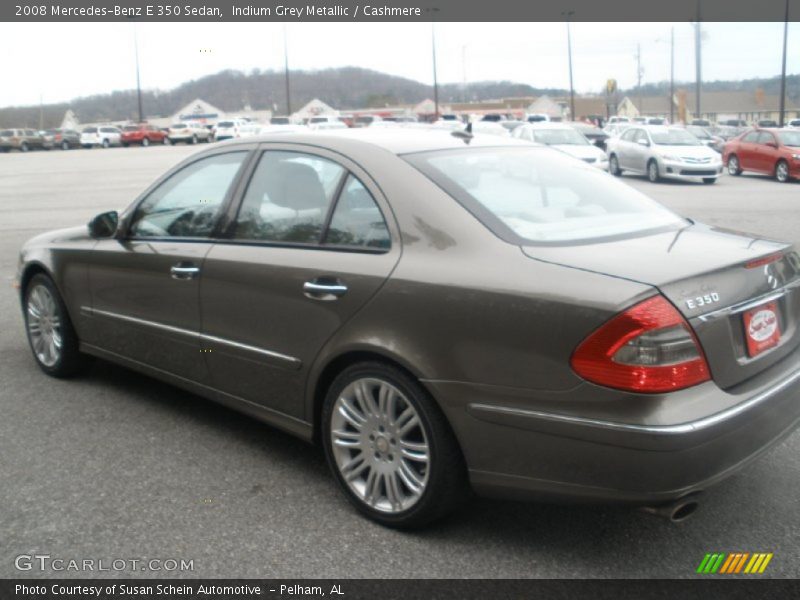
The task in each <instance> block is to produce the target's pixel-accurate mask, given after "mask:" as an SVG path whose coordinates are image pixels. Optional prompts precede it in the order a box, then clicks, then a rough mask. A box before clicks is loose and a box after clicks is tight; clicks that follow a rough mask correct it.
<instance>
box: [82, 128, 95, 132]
mask: <svg viewBox="0 0 800 600" xmlns="http://www.w3.org/2000/svg"><path fill="white" fill-rule="evenodd" d="M83 133H97V127H87V128H86V129H84V130H83Z"/></svg>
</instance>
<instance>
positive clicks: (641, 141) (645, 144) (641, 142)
mask: <svg viewBox="0 0 800 600" xmlns="http://www.w3.org/2000/svg"><path fill="white" fill-rule="evenodd" d="M636 143H637V144H639V145H640V146H649V145H650V142H648V141H647V140H636Z"/></svg>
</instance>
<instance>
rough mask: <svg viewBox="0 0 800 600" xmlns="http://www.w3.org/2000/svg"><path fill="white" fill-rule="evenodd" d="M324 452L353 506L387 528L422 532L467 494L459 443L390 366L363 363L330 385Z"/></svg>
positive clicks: (424, 396) (426, 399)
mask: <svg viewBox="0 0 800 600" xmlns="http://www.w3.org/2000/svg"><path fill="white" fill-rule="evenodd" d="M321 422H322V437H323V442H324V446H325V455H326V458H327V460H328V464H329V466H330V468H331V470H332V471H333V474H334V477H335V478H336V480H337V481H338V483H339V486H340V487H341V489H342V490H343V491H344V493H345V495H346V496H347V498H348V499H349V500H350V502H351V503H352V504H353V505H355V507H356V508H357V509H358V510H359V511H360V512H361V513H363V514H365V515H366V516H368V517H370V518H371V519H373V520H375V521H377V522H378V523H381V524H383V525H386V526H389V527H398V528H413V527H420V526H423V525H425V524H427V523H430V522H431V521H433V520H435V519H437V518H440V517H442V516H444V515H445V514H447V513H448V512H450V511H452V510H453V509H454V508H455V507H456V506H457V505H458V503H460V502H461V501H462V500H464V499H465V498H466V496H467V494H468V486H467V478H466V469H465V466H464V460H463V458H462V455H461V451H460V449H459V447H458V443H457V442H456V440H455V437H454V435H453V433H452V431H451V430H450V427H449V425H448V423H447V421H446V420H445V417H444V415H443V414H442V413H441V411H440V409H439V407H438V406H437V405H436V404H435V402H434V400H433V399H432V398H431V397H430V395H428V393H427V392H426V391H425V389H424V388H423V387H422V386H421V385H420V384H419V382H417V381H416V380H414V379H413V378H412V377H410V376H409V375H407V374H406V373H405V372H403V371H401V370H400V369H397V368H395V367H393V366H390V365H387V364H384V363H380V362H365V363H359V364H356V365H353V366H351V367H349V368H347V369H345V370H344V371H343V372H342V373H341V374H340V375H339V376H338V377H337V378H336V379H335V380H334V382H333V384H332V385H331V387H330V388H329V390H328V394H327V396H326V398H325V404H324V407H323V414H322V420H321Z"/></svg>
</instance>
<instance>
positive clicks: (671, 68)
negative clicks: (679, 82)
mask: <svg viewBox="0 0 800 600" xmlns="http://www.w3.org/2000/svg"><path fill="white" fill-rule="evenodd" d="M674 116H675V27H673V28H672V29H671V30H670V32H669V122H670V124H672V123H675V118H674Z"/></svg>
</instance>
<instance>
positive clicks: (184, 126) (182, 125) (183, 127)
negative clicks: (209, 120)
mask: <svg viewBox="0 0 800 600" xmlns="http://www.w3.org/2000/svg"><path fill="white" fill-rule="evenodd" d="M172 128H173V129H186V125H184V124H183V123H175V124H174V125H173V126H172Z"/></svg>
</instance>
